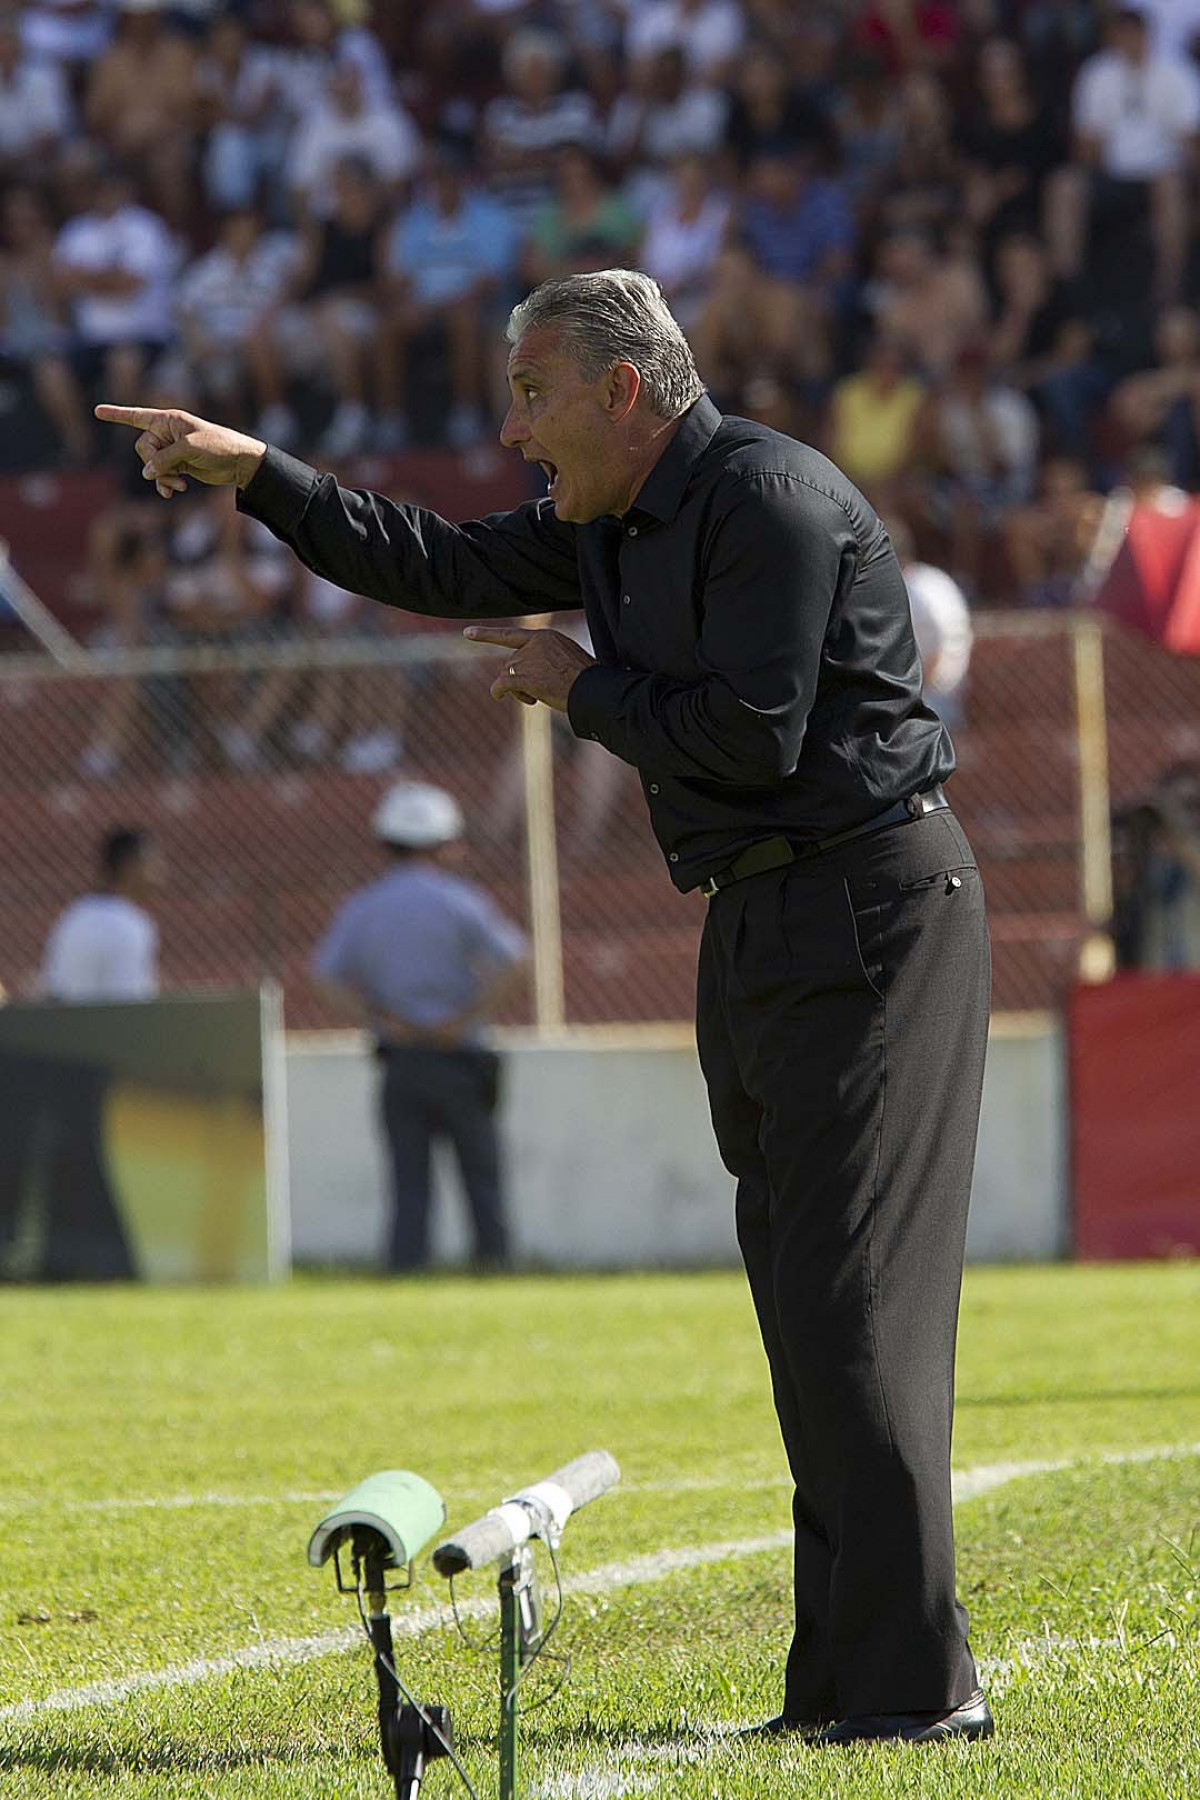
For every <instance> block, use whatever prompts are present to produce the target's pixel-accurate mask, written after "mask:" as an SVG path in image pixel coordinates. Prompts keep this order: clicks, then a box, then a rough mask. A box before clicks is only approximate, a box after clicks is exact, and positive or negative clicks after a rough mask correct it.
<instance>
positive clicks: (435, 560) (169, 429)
mask: <svg viewBox="0 0 1200 1800" xmlns="http://www.w3.org/2000/svg"><path fill="white" fill-rule="evenodd" d="M509 338H510V341H511V342H512V345H513V349H512V354H511V356H510V358H509V385H510V388H511V391H512V404H511V407H510V410H509V413H508V417H507V418H506V420H505V423H504V428H503V431H502V433H501V436H502V441H503V442H504V443H505V444H507V445H509V446H511V447H514V448H517V449H519V450H520V451H521V453H522V455H523V456H524V457H525V458H526V460H527V461H530V462H537V463H540V464H541V465H542V467H543V468H544V470H545V472H546V474H547V476H548V479H549V484H550V485H549V493H548V496H547V497H546V498H545V499H542V500H538V501H533V502H530V503H528V504H526V505H524V506H520V507H517V508H516V509H515V510H513V511H512V512H508V513H501V514H496V515H493V516H492V517H490V518H487V519H483V520H475V521H472V522H470V523H468V524H465V525H454V524H450V523H448V522H447V521H446V520H444V519H441V518H439V517H438V516H437V515H436V514H433V513H430V512H428V511H425V510H423V509H421V508H419V507H415V506H398V505H395V504H393V503H392V502H391V501H388V500H386V499H383V498H382V497H380V496H379V495H376V494H369V493H364V492H354V491H350V490H347V489H344V488H342V487H340V486H339V485H338V483H337V482H336V481H335V480H334V479H333V478H332V477H331V476H321V475H318V474H317V473H316V472H315V471H314V470H312V469H310V468H308V467H307V466H306V465H304V464H303V463H299V462H296V461H295V460H293V459H292V458H291V457H289V456H286V455H283V454H281V453H280V452H278V451H275V450H270V449H268V448H267V446H266V445H265V444H263V443H261V442H259V441H258V440H256V439H253V438H247V437H244V436H242V435H241V434H239V433H237V432H232V431H229V430H227V429H226V428H225V427H223V426H219V425H212V424H209V423H208V422H207V421H204V420H198V419H196V418H194V417H193V416H192V415H190V414H186V413H177V412H151V411H142V410H138V409H122V408H115V407H101V408H100V409H99V412H100V416H101V417H102V418H107V419H111V420H114V421H116V422H119V423H124V424H129V425H133V426H135V427H137V428H138V429H139V431H140V436H139V437H138V440H137V449H138V453H139V455H140V456H141V458H142V460H143V464H144V469H143V473H144V474H145V475H146V477H147V478H148V479H151V480H154V481H155V482H156V485H157V487H158V491H159V493H160V494H162V495H164V497H169V495H170V494H172V493H173V492H177V491H179V490H180V489H181V488H182V487H183V486H184V485H185V483H186V480H187V478H188V477H189V476H193V477H195V478H197V479H199V480H201V481H207V482H216V483H220V482H225V483H234V484H236V486H237V488H238V490H239V492H238V505H239V506H240V507H241V508H242V509H243V510H244V511H246V512H249V513H250V514H252V515H253V516H254V517H256V518H259V519H261V520H263V521H264V522H265V523H266V524H267V525H269V526H270V527H271V529H272V530H273V531H275V532H276V534H277V535H278V536H280V537H281V538H282V539H283V540H284V541H285V542H286V543H288V544H290V545H291V546H292V548H293V549H294V550H295V551H296V553H297V555H298V556H299V557H300V558H301V560H302V561H303V562H305V563H306V564H307V565H308V566H309V567H310V568H312V569H315V570H316V571H317V572H318V573H320V574H322V575H324V576H325V577H326V578H327V579H329V580H331V581H334V582H336V583H338V584H339V585H341V586H343V587H347V588H350V589H353V590H355V591H357V592H360V593H364V594H369V595H372V596H374V597H375V598H377V599H380V600H383V601H386V602H388V603H390V604H396V605H402V606H404V607H406V608H408V609H410V610H412V611H414V612H419V613H420V612H424V613H432V614H437V615H442V616H445V615H451V616H454V615H457V616H461V617H464V618H480V617H492V618H505V617H512V616H514V615H518V614H521V613H539V612H546V611H555V610H564V609H573V608H576V607H578V606H579V605H580V604H582V605H583V606H584V607H585V608H586V610H587V617H588V625H589V628H590V631H591V637H592V643H593V645H594V648H595V656H594V657H593V656H589V655H588V654H587V652H585V651H584V650H583V649H582V648H581V647H580V646H579V645H578V644H577V643H576V642H575V641H574V639H572V638H569V637H567V636H566V634H564V633H561V632H557V631H553V630H525V629H520V628H512V627H498V626H496V627H493V626H476V627H471V628H469V629H468V634H467V635H468V636H471V637H474V638H476V639H479V640H482V641H484V642H494V643H498V644H501V645H503V646H504V647H505V648H506V650H507V652H508V654H507V657H506V660H505V663H504V666H503V670H502V673H501V674H500V676H499V677H498V679H497V681H496V682H495V684H494V686H493V689H492V692H493V694H494V695H496V696H497V698H501V697H504V696H505V695H513V696H515V697H517V698H519V699H521V700H523V701H525V702H527V703H530V704H535V703H537V702H541V703H543V704H545V705H548V706H552V707H555V708H557V709H558V710H560V711H565V712H566V713H567V714H568V716H569V718H570V722H571V725H572V727H573V728H574V730H575V732H576V733H577V734H578V735H580V736H587V737H591V738H595V739H596V740H597V741H598V742H600V743H602V744H604V745H605V746H606V747H607V748H608V749H609V750H611V751H612V752H613V753H614V754H615V755H617V756H619V757H621V758H623V759H624V760H625V761H626V762H629V763H631V764H633V766H634V767H636V768H637V769H638V771H639V773H640V775H641V778H642V784H643V787H644V790H645V793H646V799H647V803H648V806H649V809H650V815H651V820H652V823H653V826H654V830H655V833H656V835H657V837H658V841H659V843H660V844H661V846H662V849H663V852H664V854H665V856H666V859H667V864H668V868H669V870H670V874H671V877H672V879H673V881H674V882H675V884H676V886H677V887H678V888H680V889H681V890H684V891H687V890H689V889H692V888H696V887H699V888H700V889H701V890H702V892H704V893H705V894H707V895H708V896H709V897H710V899H711V905H710V909H709V915H708V920H707V925H706V929H705V933H704V940H703V944H702V947H701V959H700V973H699V990H698V1000H697V1035H698V1043H699V1051H700V1060H701V1064H702V1067H703V1070H704V1075H705V1079H706V1082H707V1084H708V1090H709V1098H710V1104H711V1108H712V1114H713V1123H714V1128H715V1131H716V1136H717V1140H718V1144H719V1146H720V1150H721V1154H722V1157H723V1159H724V1161H725V1163H726V1166H727V1167H728V1168H729V1169H730V1171H731V1172H732V1173H733V1175H734V1176H735V1177H736V1178H737V1184H738V1190H737V1225H738V1239H739V1243H740V1245H741V1248H742V1253H743V1257H744V1259H745V1263H746V1268H747V1273H748V1275H749V1280H750V1286H751V1290H752V1293H753V1296H754V1302H755V1306H756V1309H757V1312H758V1317H759V1323H760V1326H761V1329H762V1334H763V1341H764V1344H765V1346H766V1350H767V1355H768V1360H769V1363H770V1368H771V1377H772V1384H773V1389H774V1395H775V1403H776V1409H777V1411H778V1414H779V1419H780V1424H781V1427H782V1431H783V1436H784V1442H785V1445H786V1449H787V1453H788V1458H789V1463H790V1466H791V1471H792V1475H793V1478H794V1481H795V1495H794V1500H793V1518H794V1522H795V1534H796V1536H795V1569H794V1589H795V1609H796V1621H795V1632H794V1636H793V1641H792V1646H791V1650H790V1652H789V1656H788V1663H787V1670H786V1676H785V1685H784V1700H783V1710H782V1712H781V1714H780V1715H779V1717H778V1718H776V1719H772V1720H770V1721H769V1722H768V1723H767V1725H766V1726H761V1727H759V1728H758V1730H759V1731H760V1732H764V1733H767V1734H770V1735H773V1734H775V1733H778V1732H782V1731H788V1730H807V1731H810V1732H811V1733H812V1734H813V1736H814V1741H818V1742H821V1743H825V1744H839V1743H851V1742H857V1741H861V1740H863V1739H867V1738H885V1739H904V1740H921V1741H924V1740H928V1739H930V1738H938V1737H949V1736H965V1737H980V1736H985V1735H987V1734H988V1733H990V1731H991V1716H990V1714H989V1712H988V1709H987V1705H986V1702H985V1701H984V1699H983V1697H982V1695H981V1694H980V1692H979V1690H978V1685H977V1680H976V1673H975V1665H974V1662H973V1659H972V1656H971V1652H970V1649H969V1648H968V1645H967V1634H966V1625H967V1621H966V1615H965V1613H964V1612H963V1609H962V1608H961V1607H960V1606H959V1604H958V1602H957V1600H956V1598H955V1581H954V1536H953V1522H952V1515H951V1500H950V1428H951V1416H952V1408H953V1377H954V1344H955V1334H956V1327H957V1316H958V1297H959V1287H960V1283H961V1278H962V1260H963V1243H964V1236H965V1229H966V1213H967V1201H968V1196H969V1191H970V1183H971V1171H972V1165H973V1160H974V1149H975V1134H976V1126H977V1121H978V1111H979V1096H980V1088H981V1084H982V1075H983V1057H984V1047H985V1040H986V1032H987V1011H988V989H989V963H988V945H987V931H986V925H985V921H984V913H983V896H982V891H981V888H980V883H979V876H978V871H977V870H976V868H975V865H974V859H973V857H972V854H971V851H970V847H969V845H968V844H967V841H966V839H965V837H964V836H963V834H962V831H961V830H960V828H959V826H958V825H957V823H956V822H955V820H954V818H953V815H952V814H951V813H950V811H949V809H948V808H947V806H946V802H945V799H944V796H943V795H942V792H941V789H940V786H939V783H940V781H941V780H942V779H943V777H945V776H947V775H948V774H949V773H950V772H951V770H952V768H953V751H952V749H951V746H950V742H949V739H948V737H947V736H946V733H945V731H944V730H943V728H942V726H941V725H940V723H939V722H938V720H937V718H936V717H935V715H934V714H933V713H932V712H930V711H929V709H928V708H927V707H926V706H925V705H924V703H923V701H922V699H921V671H920V662H919V659H918V656H917V651H916V646H915V643H914V640H913V633H912V624H911V619H910V616H909V607H908V599H907V595H906V592H905V588H904V581H903V577H902V575H901V573H900V569H899V566H898V564H897V561H896V558H895V556H894V554H893V552H892V548H891V545H890V543H889V541H888V538H887V535H886V533H885V532H884V530H883V527H882V526H881V524H880V522H879V520H878V518H877V517H876V516H875V514H874V513H873V512H872V510H871V508H870V507H869V506H868V505H867V503H866V501H865V500H864V499H863V497H862V495H861V494H859V493H858V492H857V490H856V489H854V488H853V487H852V486H851V485H850V484H849V483H848V482H847V481H846V479H845V477H844V476H842V475H841V474H840V473H839V471H838V470H837V469H836V468H834V467H833V465H832V464H830V463H829V462H827V461H826V460H825V459H824V458H823V457H821V456H819V455H817V453H816V452H815V451H813V450H810V449H808V448H806V447H805V446H804V445H802V444H798V443H796V442H794V441H793V440H792V439H790V438H787V437H783V436H781V435H779V434H778V433H776V432H772V431H769V430H767V429H766V428H764V427H762V426H758V425H754V424H750V423H748V422H747V421H745V420H743V419H726V418H722V416H721V414H720V413H719V412H718V411H717V410H716V408H715V407H714V406H713V405H712V404H711V402H710V401H709V400H708V399H707V398H706V397H705V394H704V390H703V385H702V383H701V381H700V379H699V377H698V375H697V373H696V369H695V365H694V363H693V361H692V356H691V352H690V350H689V348H688V345H687V343H686V341H685V339H684V338H683V336H682V333H681V332H680V331H679V328H678V326H677V325H676V324H675V321H674V320H673V319H672V317H671V315H670V313H669V311H668V310H667V308H666V305H665V303H664V302H663V300H662V296H661V293H660V292H659V290H658V288H657V286H656V285H655V284H654V283H653V282H652V281H650V280H649V279H648V278H647V277H646V276H644V275H638V274H632V273H630V272H628V271H622V270H606V271H601V272H600V273H598V274H589V275H577V276H567V277H564V278H563V279H561V280H558V281H553V282H547V283H545V284H544V285H543V286H542V287H541V288H539V289H537V290H535V292H534V293H533V294H532V295H530V297H529V298H528V299H527V300H526V301H524V302H523V303H522V305H521V306H519V307H517V308H516V310H515V312H514V314H513V317H512V320H511V321H510V325H509Z"/></svg>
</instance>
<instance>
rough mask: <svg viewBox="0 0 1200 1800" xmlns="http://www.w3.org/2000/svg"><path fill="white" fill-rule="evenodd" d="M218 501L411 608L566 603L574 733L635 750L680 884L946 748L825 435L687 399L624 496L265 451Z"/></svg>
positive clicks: (910, 779)
mask: <svg viewBox="0 0 1200 1800" xmlns="http://www.w3.org/2000/svg"><path fill="white" fill-rule="evenodd" d="M238 505H239V506H240V507H241V509H242V510H243V511H244V512H247V513H249V514H251V515H252V517H254V518H256V519H261V520H262V522H263V524H265V525H267V526H269V527H270V528H271V530H272V531H273V532H274V533H275V534H276V536H277V537H280V538H282V539H283V541H284V542H285V543H287V544H289V545H290V546H291V547H292V549H293V550H294V551H295V552H296V554H297V555H298V556H299V557H300V559H301V561H302V562H304V563H306V564H307V565H308V567H309V568H310V569H314V570H316V572H317V573H318V574H319V575H323V576H325V577H326V578H327V579H328V580H330V581H333V582H336V583H337V585H338V586H340V587H344V588H349V589H350V590H351V591H352V592H355V593H360V594H367V595H369V596H371V597H372V598H373V599H376V600H383V601H385V602H387V603H388V604H389V605H392V606H402V607H405V608H407V609H408V610H409V611H410V612H415V613H426V614H432V615H436V616H439V617H445V618H462V619H464V620H467V619H477V618H511V617H516V616H518V615H520V614H522V613H539V612H553V611H569V610H572V609H574V608H577V607H579V606H582V607H584V608H585V610H586V613H587V620H588V627H589V629H590V631H591V634H592V644H593V648H594V650H595V653H596V657H597V659H598V665H597V666H596V667H595V668H589V669H585V670H584V672H583V673H582V674H581V675H580V676H579V677H578V678H577V679H576V681H575V684H574V686H573V687H572V689H571V695H570V703H569V708H568V711H569V716H570V721H571V725H572V727H573V729H574V731H575V733H576V735H577V736H580V737H589V738H594V739H596V741H597V742H598V743H601V744H604V745H605V746H606V747H607V748H608V749H609V750H611V751H612V752H613V753H614V754H615V755H617V756H619V757H621V758H622V759H623V761H625V762H627V763H631V764H632V765H633V767H634V768H635V769H637V770H638V772H639V774H640V776H641V779H642V787H643V790H644V791H645V794H646V800H647V803H648V805H649V808H650V818H651V823H652V825H653V827H654V832H655V835H656V837H657V838H658V841H659V844H660V845H661V847H662V850H663V853H664V855H665V856H666V858H667V862H668V864H669V867H670V873H671V878H672V880H673V881H674V882H675V885H676V887H678V888H680V889H682V890H684V891H686V890H687V889H689V888H693V887H696V886H698V885H699V884H700V883H701V882H703V881H704V880H706V879H707V877H708V876H709V875H711V874H712V873H714V872H715V871H716V870H717V869H720V868H723V867H724V866H725V864H726V863H728V862H730V861H731V860H732V859H733V858H734V857H735V856H736V855H737V854H738V853H739V851H741V850H744V849H745V848H746V847H747V846H748V845H749V844H752V843H754V842H756V841H757V840H759V839H762V838H769V837H776V836H780V835H783V836H786V837H788V838H789V839H791V840H793V841H795V842H798V843H799V842H804V841H811V840H813V839H816V838H823V837H829V836H831V835H833V834H834V833H835V832H839V831H844V830H846V829H848V828H849V827H850V826H852V825H857V824H859V823H861V822H862V821H864V820H866V819H868V818H870V817H871V816H872V815H873V814H876V813H880V812H883V811H885V810H886V809H887V808H888V807H889V806H891V805H892V804H893V803H894V802H895V801H897V800H901V799H904V798H905V797H907V796H908V795H909V794H913V793H917V792H919V791H921V790H922V789H924V788H928V787H932V786H933V784H934V783H935V782H938V781H941V780H942V779H944V777H945V776H947V775H948V774H949V773H950V772H951V770H952V769H953V767H954V752H953V750H952V748H951V745H950V739H949V737H948V736H947V734H946V732H945V730H944V729H943V727H942V725H941V723H940V722H939V720H938V719H937V718H936V716H935V715H934V714H933V713H932V712H931V711H930V710H929V709H928V708H927V707H926V706H925V705H924V703H923V702H922V699H921V665H920V660H919V657H918V655H917V647H916V642H915V639H914V637H913V629H912V619H911V615H910V612H909V605H908V594H907V591H906V589H905V586H904V578H903V576H902V574H901V572H900V565H899V563H898V562H897V560H896V557H895V555H894V553H893V551H892V547H891V543H890V541H889V539H888V537H887V534H886V532H885V531H884V529H883V526H882V525H881V524H880V522H879V519H878V518H877V516H876V515H875V513H874V512H873V511H872V510H871V508H870V506H868V504H867V502H866V501H865V500H864V499H863V497H862V495H861V494H860V493H859V492H858V490H857V489H856V488H854V487H852V486H851V484H850V482H849V481H847V479H846V477H845V476H844V475H842V474H841V473H840V471H839V470H837V469H836V468H835V467H834V466H833V464H832V463H830V462H828V461H827V460H826V458H825V457H823V456H820V455H819V454H818V453H817V452H816V451H815V450H811V449H809V448H808V447H807V446H806V445H804V444H799V443H797V442H796V441H795V440H794V439H792V438H788V437H784V436H782V435H781V434H780V433H779V432H776V431H770V430H768V429H767V428H766V427H765V426H763V425H755V424H752V423H750V422H749V421H748V420H746V419H737V418H723V417H722V415H721V414H720V413H719V412H718V411H717V409H716V407H715V406H714V405H713V404H712V402H711V401H710V400H709V399H708V398H707V397H704V398H701V399H699V400H697V401H696V403H695V405H694V406H692V407H691V408H690V409H689V411H688V412H687V413H686V414H685V415H684V418H683V422H682V424H681V425H680V427H679V430H678V431H677V432H676V435H675V437H674V438H673V439H672V440H671V442H670V444H669V445H668V447H667V449H666V450H665V452H664V453H663V455H662V456H661V457H660V458H659V460H658V462H657V463H656V464H655V465H654V467H653V469H652V470H651V471H650V474H649V475H648V476H647V478H646V481H645V482H644V484H643V486H642V488H641V491H640V493H639V494H638V497H637V500H636V503H635V504H634V506H633V507H632V509H631V510H630V511H629V512H627V513H626V514H625V515H624V516H623V517H622V518H620V519H617V518H613V517H611V516H608V517H604V518H601V519H597V520H595V521H594V522H593V523H591V524H588V525H569V524H563V523H561V522H560V521H559V520H558V519H557V518H556V517H555V514H554V507H553V503H552V502H551V501H550V500H549V499H543V500H534V501H529V502H527V503H526V504H525V505H524V506H518V507H516V508H515V509H514V510H513V511H512V512H507V513H496V514H493V515H492V516H491V517H489V518H486V519H476V520H472V521H470V522H469V523H467V524H462V525H454V524H450V523H449V522H448V521H447V520H445V519H442V518H440V517H439V516H438V514H436V513H433V512H428V511H426V510H425V509H423V508H421V507H418V506H406V505H397V504H395V503H394V502H393V501H390V500H386V499H384V498H382V497H381V496H380V495H378V494H371V493H365V492H360V491H358V490H354V489H347V488H343V487H339V485H338V483H337V482H336V481H335V480H334V478H333V476H331V475H318V474H317V473H316V471H315V470H313V469H310V468H309V467H308V466H307V464H305V463H301V462H297V461H296V460H295V459H294V458H293V457H290V456H286V455H284V454H283V453H282V452H280V451H278V450H268V452H267V455H266V457H265V459H264V461H263V463H262V466H261V468H260V469H259V470H258V473H257V474H256V475H255V476H254V479H253V480H252V481H251V482H249V483H248V485H247V486H246V488H245V489H244V491H243V492H242V493H241V494H239V496H238Z"/></svg>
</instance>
